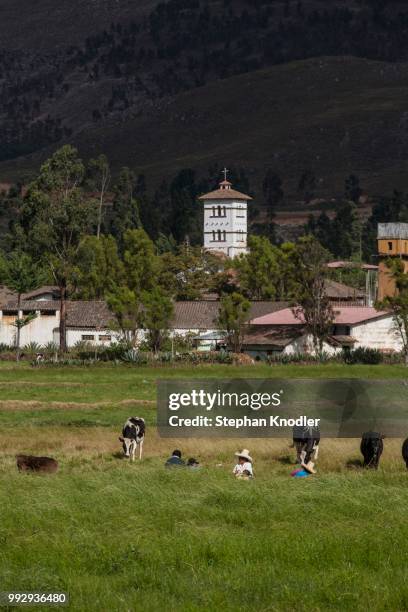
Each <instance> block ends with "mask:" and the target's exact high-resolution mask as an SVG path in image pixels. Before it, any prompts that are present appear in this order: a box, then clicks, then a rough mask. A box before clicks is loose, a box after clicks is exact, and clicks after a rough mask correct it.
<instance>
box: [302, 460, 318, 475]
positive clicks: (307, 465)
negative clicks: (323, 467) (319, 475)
mask: <svg viewBox="0 0 408 612" xmlns="http://www.w3.org/2000/svg"><path fill="white" fill-rule="evenodd" d="M301 465H302V468H303V469H304V470H306V472H309V474H316V470H315V469H314V465H315V464H314V463H313V461H309V463H302V464H301Z"/></svg>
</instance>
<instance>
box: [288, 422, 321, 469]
mask: <svg viewBox="0 0 408 612" xmlns="http://www.w3.org/2000/svg"><path fill="white" fill-rule="evenodd" d="M319 442H320V430H319V429H318V428H317V427H294V428H293V446H294V448H296V463H309V461H311V460H312V459H314V460H316V459H317V457H318V455H319Z"/></svg>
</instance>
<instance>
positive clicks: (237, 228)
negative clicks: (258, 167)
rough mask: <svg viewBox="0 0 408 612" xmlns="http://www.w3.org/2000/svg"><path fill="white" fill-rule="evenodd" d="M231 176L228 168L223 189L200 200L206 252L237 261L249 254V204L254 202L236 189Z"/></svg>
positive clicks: (203, 196)
mask: <svg viewBox="0 0 408 612" xmlns="http://www.w3.org/2000/svg"><path fill="white" fill-rule="evenodd" d="M227 172H228V170H227V169H226V168H224V170H223V173H224V180H223V181H221V182H220V185H219V188H218V189H216V190H215V191H210V193H206V194H205V195H202V196H201V197H200V198H199V200H200V201H202V202H203V203H204V248H205V249H206V250H207V251H213V252H218V253H223V254H224V255H226V256H227V257H231V258H233V257H236V256H237V255H240V254H241V253H247V252H248V248H247V237H248V219H247V204H248V202H249V201H250V200H252V198H251V197H250V196H248V195H245V194H244V193H240V192H239V191H236V190H235V189H233V188H232V183H230V182H229V181H228V180H227Z"/></svg>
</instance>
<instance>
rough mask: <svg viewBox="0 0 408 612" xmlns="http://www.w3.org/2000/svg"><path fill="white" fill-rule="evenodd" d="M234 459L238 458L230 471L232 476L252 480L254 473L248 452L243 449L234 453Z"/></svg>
mask: <svg viewBox="0 0 408 612" xmlns="http://www.w3.org/2000/svg"><path fill="white" fill-rule="evenodd" d="M235 457H238V463H237V464H236V466H235V467H234V469H233V471H232V473H233V474H234V476H236V477H237V478H253V476H254V471H253V468H252V457H251V455H250V454H249V450H248V449H247V448H244V449H243V450H242V451H240V452H238V453H235Z"/></svg>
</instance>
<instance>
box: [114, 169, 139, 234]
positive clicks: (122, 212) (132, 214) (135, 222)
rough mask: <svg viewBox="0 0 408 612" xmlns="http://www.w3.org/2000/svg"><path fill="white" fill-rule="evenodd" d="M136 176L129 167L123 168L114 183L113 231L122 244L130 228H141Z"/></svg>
mask: <svg viewBox="0 0 408 612" xmlns="http://www.w3.org/2000/svg"><path fill="white" fill-rule="evenodd" d="M135 181H136V177H135V175H134V173H133V172H132V171H131V170H130V169H129V168H126V167H125V168H122V170H121V172H120V175H119V179H118V181H117V183H116V184H115V185H114V188H113V191H114V199H113V207H112V221H111V232H112V234H113V236H115V238H116V240H117V241H118V242H119V244H121V241H122V239H123V235H124V233H125V232H126V230H128V229H140V228H141V221H140V213H139V204H138V201H137V199H136V198H135V197H134V191H135Z"/></svg>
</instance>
